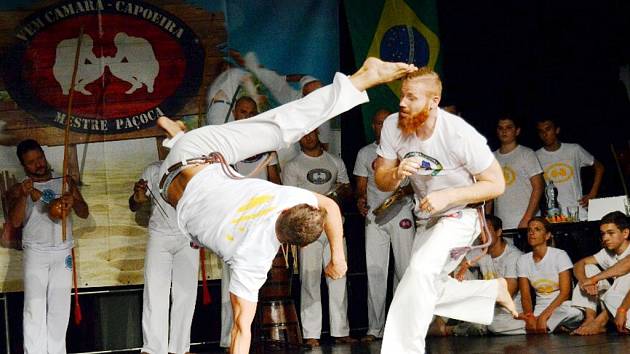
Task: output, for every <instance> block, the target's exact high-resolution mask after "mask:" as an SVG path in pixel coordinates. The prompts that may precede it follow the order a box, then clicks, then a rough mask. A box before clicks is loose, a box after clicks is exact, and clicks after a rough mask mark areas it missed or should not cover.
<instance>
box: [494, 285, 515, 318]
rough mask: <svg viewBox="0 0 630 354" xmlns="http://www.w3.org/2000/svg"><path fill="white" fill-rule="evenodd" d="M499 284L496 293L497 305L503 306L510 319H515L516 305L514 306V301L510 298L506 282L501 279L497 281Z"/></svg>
mask: <svg viewBox="0 0 630 354" xmlns="http://www.w3.org/2000/svg"><path fill="white" fill-rule="evenodd" d="M497 282H498V283H499V287H498V288H499V289H498V291H497V304H499V305H501V306H503V307H504V308H505V309H506V310H508V312H510V313H511V314H512V317H514V318H517V317H518V312H516V305H514V300H512V297H511V296H510V292H509V291H508V286H507V281H506V280H505V279H503V278H499V279H497Z"/></svg>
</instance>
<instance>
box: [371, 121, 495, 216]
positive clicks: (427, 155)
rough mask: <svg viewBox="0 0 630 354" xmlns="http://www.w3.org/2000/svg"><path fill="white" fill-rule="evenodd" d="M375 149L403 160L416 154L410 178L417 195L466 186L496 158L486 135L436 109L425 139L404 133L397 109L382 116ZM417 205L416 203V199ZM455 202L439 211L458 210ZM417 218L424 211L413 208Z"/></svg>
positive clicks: (382, 153) (460, 207)
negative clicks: (418, 162) (417, 163)
mask: <svg viewBox="0 0 630 354" xmlns="http://www.w3.org/2000/svg"><path fill="white" fill-rule="evenodd" d="M376 152H377V153H378V154H379V155H380V156H382V157H383V158H385V159H388V160H396V159H398V160H401V161H402V160H403V159H404V158H406V157H410V156H418V157H420V158H421V159H422V162H421V166H422V169H421V170H420V172H418V174H416V175H413V176H411V177H410V178H409V179H410V181H411V185H412V187H413V189H414V192H415V197H416V199H422V198H424V197H425V196H426V195H427V194H429V193H431V192H435V191H439V190H443V189H447V188H457V187H465V186H469V185H471V184H473V176H474V175H476V174H479V173H481V172H483V171H485V170H486V169H487V168H488V167H490V165H491V164H492V162H493V161H494V160H495V159H494V155H492V151H490V148H489V147H488V145H487V143H486V138H485V137H484V136H483V135H481V134H479V132H477V130H475V128H473V127H472V126H471V125H470V124H468V123H466V122H465V121H464V120H463V119H462V118H460V117H458V116H456V115H454V114H451V113H448V112H446V111H444V110H442V109H439V110H438V115H437V120H436V122H435V128H434V131H433V134H432V135H431V137H429V138H428V139H426V140H421V139H419V138H418V137H417V136H416V135H413V136H409V137H403V135H402V132H401V130H400V129H399V128H398V113H394V114H392V115H390V116H389V117H387V119H385V122H384V123H383V130H382V131H381V143H380V146H379V147H378V149H377V150H376ZM416 205H419V203H416ZM464 207H465V205H457V206H454V207H452V208H451V209H448V210H445V211H443V212H442V213H443V214H448V213H452V212H454V211H458V210H461V209H463V208H464ZM415 213H416V216H417V217H418V218H421V219H422V218H426V217H427V215H426V214H425V213H423V212H421V211H420V210H419V209H417V208H416V210H415Z"/></svg>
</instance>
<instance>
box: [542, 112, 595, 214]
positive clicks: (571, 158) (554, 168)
mask: <svg viewBox="0 0 630 354" xmlns="http://www.w3.org/2000/svg"><path fill="white" fill-rule="evenodd" d="M536 130H537V131H538V136H539V137H540V140H542V142H543V147H541V148H540V149H538V150H536V156H537V157H538V161H540V165H541V166H542V168H543V171H544V177H545V182H546V183H547V184H548V183H549V182H550V181H553V183H554V185H555V186H556V188H557V189H558V196H557V198H558V204H560V205H559V206H560V211H561V212H562V213H563V214H565V213H566V212H567V208H573V207H578V210H579V212H578V213H579V215H578V217H579V219H580V220H586V217H587V209H586V208H587V207H588V201H589V200H590V199H593V198H595V197H597V193H598V192H599V186H600V185H601V183H602V176H603V175H604V165H602V164H601V163H600V162H599V161H597V160H595V158H594V157H593V155H591V154H589V153H588V151H586V150H584V149H583V148H582V147H581V146H580V145H578V144H569V143H562V142H560V140H558V134H560V127H558V126H557V125H556V123H555V122H554V121H553V120H551V119H546V118H545V119H542V120H540V121H538V123H536ZM585 166H593V169H594V170H595V175H594V177H593V185H592V186H591V189H590V191H589V192H588V193H587V194H586V195H582V178H581V176H580V169H581V168H582V167H585Z"/></svg>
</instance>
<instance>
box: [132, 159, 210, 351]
mask: <svg viewBox="0 0 630 354" xmlns="http://www.w3.org/2000/svg"><path fill="white" fill-rule="evenodd" d="M161 164H162V162H161V161H156V162H153V163H151V164H149V165H148V166H147V167H146V168H145V170H144V172H143V173H142V177H141V178H140V180H139V181H138V182H136V183H135V185H134V192H133V194H132V195H131V196H130V197H129V209H130V210H131V211H137V210H139V209H140V207H141V206H142V205H143V204H145V203H150V204H151V206H152V208H151V217H150V218H149V240H148V242H147V254H146V257H145V259H144V291H143V297H142V338H143V345H142V352H143V353H167V352H168V353H177V354H184V353H187V352H188V351H189V350H190V328H191V325H192V319H193V314H194V313H195V301H196V299H197V284H198V279H199V250H198V249H195V248H193V247H192V245H191V244H190V242H189V240H188V239H187V238H186V237H185V236H184V235H183V234H182V233H181V231H180V230H179V227H178V225H177V213H176V211H175V209H173V207H172V206H170V205H169V204H168V203H166V201H164V199H162V198H161V197H160V196H159V193H158V191H159V189H160V188H159V186H158V185H159V182H160V181H159V179H160V165H161ZM171 299H172V302H171ZM169 303H171V311H170V316H169ZM169 319H170V321H169ZM169 332H170V333H169Z"/></svg>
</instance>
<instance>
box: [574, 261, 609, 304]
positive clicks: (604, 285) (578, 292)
mask: <svg viewBox="0 0 630 354" xmlns="http://www.w3.org/2000/svg"><path fill="white" fill-rule="evenodd" d="M600 272H601V270H600V269H599V267H597V266H596V265H594V264H586V265H585V266H584V273H585V275H586V277H588V278H590V277H592V276H594V275H596V274H598V273H600ZM608 289H610V284H609V283H608V282H607V281H605V280H600V281H599V282H597V292H598V294H597V295H595V296H593V295H589V294H587V293H586V292H585V291H583V290H582V289H580V287H579V286H577V285H576V286H575V288H573V295H572V296H571V306H573V307H577V308H581V309H590V310H593V311H597V304H598V302H599V299H601V297H602V296H603V295H604V294H605V293H606V291H608Z"/></svg>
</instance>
